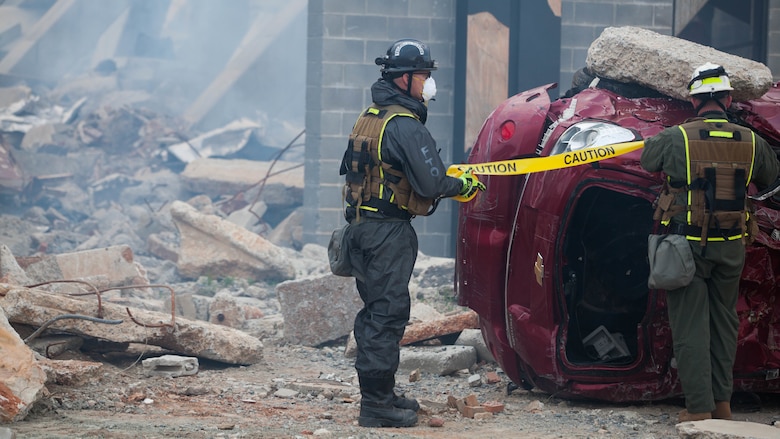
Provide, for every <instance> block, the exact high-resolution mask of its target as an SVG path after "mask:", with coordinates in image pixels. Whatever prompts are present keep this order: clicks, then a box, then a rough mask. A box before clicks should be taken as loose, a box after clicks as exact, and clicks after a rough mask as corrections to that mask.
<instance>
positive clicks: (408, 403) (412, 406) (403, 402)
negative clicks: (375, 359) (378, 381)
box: [393, 376, 420, 412]
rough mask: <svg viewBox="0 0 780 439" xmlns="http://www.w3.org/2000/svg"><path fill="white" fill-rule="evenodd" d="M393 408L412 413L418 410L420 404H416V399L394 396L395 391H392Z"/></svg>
mask: <svg viewBox="0 0 780 439" xmlns="http://www.w3.org/2000/svg"><path fill="white" fill-rule="evenodd" d="M393 387H395V376H393ZM393 407H398V408H399V409H407V410H411V411H413V412H416V411H417V410H420V404H419V403H418V402H417V400H416V399H413V398H406V397H404V396H398V395H396V394H395V391H393Z"/></svg>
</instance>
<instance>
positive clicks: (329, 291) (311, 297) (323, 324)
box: [276, 274, 363, 346]
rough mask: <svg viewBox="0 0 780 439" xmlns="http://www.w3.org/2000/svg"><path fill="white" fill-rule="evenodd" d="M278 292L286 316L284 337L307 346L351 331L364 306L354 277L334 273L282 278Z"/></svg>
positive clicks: (333, 338) (330, 339) (283, 313)
mask: <svg viewBox="0 0 780 439" xmlns="http://www.w3.org/2000/svg"><path fill="white" fill-rule="evenodd" d="M276 294H277V296H278V297H279V303H280V304H281V311H282V315H283V316H284V338H285V339H286V340H287V341H289V342H290V343H295V344H301V345H304V346H317V345H319V344H322V343H325V342H328V341H332V340H336V339H338V338H341V337H344V336H346V335H348V334H349V333H350V331H351V330H352V325H353V323H354V320H355V315H356V314H357V313H358V311H360V308H362V307H363V303H362V301H361V300H360V295H359V294H358V293H357V288H356V287H355V280H354V279H352V278H346V277H339V276H334V275H332V274H327V275H324V276H321V277H315V278H309V279H302V280H293V281H287V282H282V283H280V284H279V285H277V286H276Z"/></svg>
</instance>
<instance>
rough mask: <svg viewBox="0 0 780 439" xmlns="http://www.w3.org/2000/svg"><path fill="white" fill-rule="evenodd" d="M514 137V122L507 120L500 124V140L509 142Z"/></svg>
mask: <svg viewBox="0 0 780 439" xmlns="http://www.w3.org/2000/svg"><path fill="white" fill-rule="evenodd" d="M514 135H515V122H514V121H513V120H507V121H505V122H504V123H502V124H501V140H509V139H510V138H511V137H512V136H514Z"/></svg>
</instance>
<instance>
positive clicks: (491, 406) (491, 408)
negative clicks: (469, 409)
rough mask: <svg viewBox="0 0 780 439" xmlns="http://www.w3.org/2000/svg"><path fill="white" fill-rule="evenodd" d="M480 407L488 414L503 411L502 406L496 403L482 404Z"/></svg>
mask: <svg viewBox="0 0 780 439" xmlns="http://www.w3.org/2000/svg"><path fill="white" fill-rule="evenodd" d="M482 407H484V408H485V410H487V411H488V412H490V413H500V412H503V411H504V404H501V403H500V402H498V401H487V402H483V403H482Z"/></svg>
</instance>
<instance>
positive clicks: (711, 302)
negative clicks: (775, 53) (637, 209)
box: [641, 63, 778, 422]
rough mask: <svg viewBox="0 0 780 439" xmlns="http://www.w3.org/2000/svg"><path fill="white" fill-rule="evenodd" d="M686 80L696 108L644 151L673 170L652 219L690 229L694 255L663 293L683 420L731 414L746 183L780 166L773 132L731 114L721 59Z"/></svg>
mask: <svg viewBox="0 0 780 439" xmlns="http://www.w3.org/2000/svg"><path fill="white" fill-rule="evenodd" d="M688 88H689V92H690V101H691V104H693V107H694V109H695V110H696V113H697V114H698V117H696V118H693V119H690V120H688V121H686V122H685V123H684V124H682V125H679V126H674V127H671V128H667V129H665V130H664V131H662V132H661V133H659V134H658V135H656V136H653V137H651V138H649V139H647V140H646V141H645V146H644V150H643V151H642V157H641V164H642V167H643V168H645V169H646V170H648V171H651V172H657V171H663V172H664V174H665V175H666V178H667V184H666V185H665V187H664V189H663V190H662V193H661V195H660V197H659V199H658V210H657V211H656V219H660V220H661V224H662V225H664V226H667V227H668V229H667V230H668V233H677V234H681V235H685V236H686V238H687V239H688V243H689V245H690V247H691V250H692V253H693V259H694V262H695V265H696V273H695V276H694V278H693V281H692V282H691V283H690V285H688V286H686V287H682V288H679V289H676V290H671V291H667V294H666V301H667V306H668V312H669V325H670V327H671V330H672V341H673V345H674V356H675V359H676V361H677V373H678V376H679V378H680V383H681V385H682V390H683V393H684V394H685V407H686V408H685V409H684V410H682V411H681V412H680V414H679V421H680V422H683V421H697V420H702V419H710V418H716V419H731V406H730V400H731V393H732V389H733V378H732V369H733V367H734V357H735V355H736V350H737V334H738V326H739V318H738V316H737V311H736V304H737V294H738V289H739V279H740V276H741V273H742V267H743V265H744V262H745V238H746V233H747V228H746V220H747V217H748V215H749V211H748V209H747V207H746V192H747V188H748V184H749V183H751V182H753V183H755V184H756V185H757V186H759V187H761V186H764V187H765V186H768V185H770V184H772V183H773V182H774V181H775V179H776V178H777V172H778V159H777V156H776V155H775V153H774V152H773V151H772V149H771V148H770V146H769V145H768V144H767V142H766V141H765V140H764V139H762V138H761V137H759V136H758V135H756V134H755V133H753V132H752V131H751V130H750V129H748V128H745V127H743V126H740V125H737V124H734V123H730V122H729V121H728V119H727V114H726V110H727V109H728V107H729V106H730V105H731V95H730V91H731V90H733V88H732V87H731V84H730V81H729V77H728V74H727V73H726V71H725V69H724V68H723V67H722V66H719V65H716V64H712V63H707V64H704V65H702V66H700V67H699V68H697V69H696V70H695V71H694V73H693V75H692V77H691V81H690V83H689V85H688Z"/></svg>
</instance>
